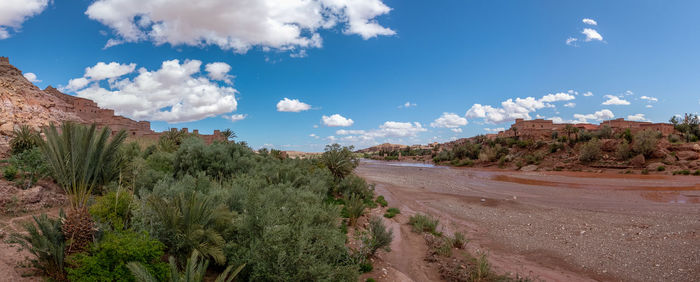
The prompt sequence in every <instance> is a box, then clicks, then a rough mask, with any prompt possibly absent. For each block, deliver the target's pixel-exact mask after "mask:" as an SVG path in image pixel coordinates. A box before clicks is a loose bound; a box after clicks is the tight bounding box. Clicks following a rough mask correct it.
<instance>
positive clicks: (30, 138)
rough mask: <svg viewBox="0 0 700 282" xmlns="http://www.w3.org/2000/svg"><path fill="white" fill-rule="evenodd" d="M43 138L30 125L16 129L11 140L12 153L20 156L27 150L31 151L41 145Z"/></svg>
mask: <svg viewBox="0 0 700 282" xmlns="http://www.w3.org/2000/svg"><path fill="white" fill-rule="evenodd" d="M40 141H41V138H40V137H39V133H38V132H36V131H34V130H32V128H31V127H29V126H28V125H22V126H20V127H19V128H16V129H15V130H14V131H13V133H12V139H10V153H12V154H13V155H16V154H20V153H22V152H24V151H26V150H30V149H32V148H34V147H36V146H38V145H39V142H40Z"/></svg>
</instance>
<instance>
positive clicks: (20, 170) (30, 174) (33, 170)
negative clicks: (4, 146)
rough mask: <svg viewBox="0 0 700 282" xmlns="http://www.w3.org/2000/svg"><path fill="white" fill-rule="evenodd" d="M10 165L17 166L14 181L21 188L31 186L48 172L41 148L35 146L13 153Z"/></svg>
mask: <svg viewBox="0 0 700 282" xmlns="http://www.w3.org/2000/svg"><path fill="white" fill-rule="evenodd" d="M10 165H11V166H13V167H15V168H17V174H16V175H17V177H16V181H17V184H18V186H20V187H21V188H23V189H28V188H31V187H32V186H34V184H36V182H37V181H39V180H40V179H42V178H44V177H45V176H46V175H47V174H48V173H49V169H48V167H47V166H46V162H45V161H44V157H43V156H42V153H41V150H39V148H37V147H32V148H30V149H26V150H24V151H22V152H21V153H18V154H15V155H13V156H12V157H11V158H10Z"/></svg>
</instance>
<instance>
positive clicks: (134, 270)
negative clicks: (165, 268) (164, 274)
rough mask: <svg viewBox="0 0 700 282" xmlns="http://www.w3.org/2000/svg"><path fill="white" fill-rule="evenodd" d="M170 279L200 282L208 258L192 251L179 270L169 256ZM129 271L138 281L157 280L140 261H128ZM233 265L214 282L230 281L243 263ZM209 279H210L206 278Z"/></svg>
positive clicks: (183, 281) (154, 281) (174, 281)
mask: <svg viewBox="0 0 700 282" xmlns="http://www.w3.org/2000/svg"><path fill="white" fill-rule="evenodd" d="M169 261H170V280H168V281H171V282H201V281H204V275H205V274H206V273H207V267H209V261H208V260H201V258H200V255H199V253H198V252H197V251H192V255H191V256H190V258H189V259H187V264H186V265H185V269H184V270H183V271H180V270H179V269H178V267H177V264H176V263H175V258H173V257H170V259H169ZM126 267H128V268H129V271H131V274H132V275H133V276H134V277H135V278H136V281H139V282H156V281H158V280H157V279H156V278H155V277H153V275H151V273H149V272H148V270H147V269H146V267H145V266H144V265H143V264H142V263H140V262H130V263H128V264H127V266H126ZM233 267H234V266H233V265H229V266H228V267H227V268H226V269H225V270H224V272H222V273H221V274H220V275H219V276H217V277H216V280H214V282H231V281H233V279H234V278H236V276H238V273H240V272H241V270H243V267H245V264H242V265H240V266H239V267H237V268H236V269H233ZM208 281H210V280H208Z"/></svg>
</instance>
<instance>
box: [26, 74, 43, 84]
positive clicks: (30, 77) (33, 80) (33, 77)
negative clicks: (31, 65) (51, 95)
mask: <svg viewBox="0 0 700 282" xmlns="http://www.w3.org/2000/svg"><path fill="white" fill-rule="evenodd" d="M23 76H24V78H26V79H27V80H29V82H31V83H37V82H41V80H39V79H37V77H36V74H34V73H33V72H28V73H25V74H23Z"/></svg>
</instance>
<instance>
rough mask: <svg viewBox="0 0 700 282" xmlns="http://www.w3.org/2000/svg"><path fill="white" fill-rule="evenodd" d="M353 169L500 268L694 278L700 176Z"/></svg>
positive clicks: (697, 275)
mask: <svg viewBox="0 0 700 282" xmlns="http://www.w3.org/2000/svg"><path fill="white" fill-rule="evenodd" d="M357 172H358V174H359V175H361V176H362V177H364V178H366V179H367V180H368V181H369V182H373V183H377V184H378V187H379V188H380V189H378V190H379V191H380V193H382V191H383V192H384V193H386V194H388V195H387V196H388V198H390V199H391V200H393V203H391V202H392V201H390V203H391V204H392V205H404V206H406V207H410V208H412V209H414V210H418V211H424V212H429V213H431V214H433V215H436V216H438V217H440V218H441V219H442V221H441V222H443V223H448V224H447V225H446V227H444V228H448V229H450V230H457V229H458V230H467V232H468V233H467V234H468V235H469V236H470V239H472V243H470V244H472V245H473V247H475V248H477V249H481V250H486V251H488V252H489V257H490V259H491V261H492V263H493V264H494V266H495V267H496V269H497V270H500V271H503V272H512V273H516V272H517V273H521V274H523V273H525V274H526V275H529V276H531V277H534V278H539V279H546V280H584V281H585V280H591V279H592V280H606V281H700V204H698V203H697V202H698V201H697V199H699V198H700V177H684V176H678V177H672V176H653V177H647V176H640V175H636V176H635V175H625V176H622V175H618V174H591V173H555V172H547V173H543V172H515V171H502V170H478V169H455V168H440V167H436V168H430V167H408V166H399V165H397V164H396V163H393V164H391V165H389V164H387V163H381V162H363V163H362V164H361V166H360V167H359V168H358V170H357ZM650 191H653V192H650ZM649 193H655V194H654V195H655V196H654V197H649ZM679 199H681V200H679ZM688 199H690V201H689V200H688Z"/></svg>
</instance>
